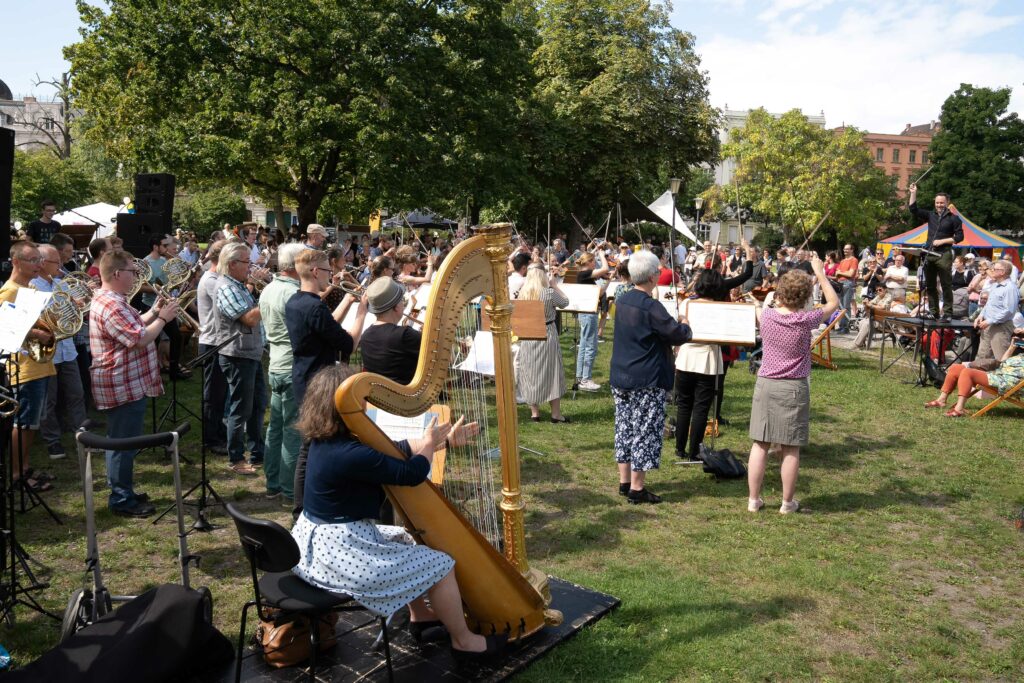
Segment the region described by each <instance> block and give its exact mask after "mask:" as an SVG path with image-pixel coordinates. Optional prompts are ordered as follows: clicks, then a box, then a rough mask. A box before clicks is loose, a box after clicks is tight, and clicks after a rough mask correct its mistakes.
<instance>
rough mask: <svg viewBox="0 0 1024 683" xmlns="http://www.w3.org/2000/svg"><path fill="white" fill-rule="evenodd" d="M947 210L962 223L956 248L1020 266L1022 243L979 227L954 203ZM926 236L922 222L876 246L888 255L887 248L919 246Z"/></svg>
mask: <svg viewBox="0 0 1024 683" xmlns="http://www.w3.org/2000/svg"><path fill="white" fill-rule="evenodd" d="M949 210H950V211H952V212H953V213H954V214H956V215H957V216H960V220H962V221H963V223H964V241H963V242H961V243H960V244H955V245H953V246H954V248H956V249H961V250H963V251H965V252H966V251H971V252H974V253H976V254H978V255H981V256H988V257H992V258H1005V259H1008V260H1010V261H1012V262H1013V263H1014V264H1015V265H1016V266H1017V267H1018V268H1020V267H1021V250H1022V248H1024V245H1021V244H1020V243H1019V242H1014V241H1013V240H1010V239H1006V238H1005V237H1000V236H999V235H997V234H995V233H994V232H989V231H988V230H986V229H985V228H983V227H981V226H980V225H978V224H977V223H975V222H974V221H972V220H971V219H970V218H968V217H967V216H965V215H963V214H962V213H960V212H959V211H958V210H957V208H956V205H954V204H950V205H949ZM927 237H928V224H927V223H924V224H922V225H919V226H917V227H916V228H914V229H913V230H908V231H906V232H904V233H901V234H899V235H895V236H893V237H887V238H886V239H884V240H882V241H881V242H879V243H878V246H879V247H880V248H881V249H883V250H884V251H885V255H886V256H888V255H889V250H890V249H892V248H893V247H894V246H896V245H905V246H908V247H915V246H916V247H920V246H924V242H925V239H926V238H927Z"/></svg>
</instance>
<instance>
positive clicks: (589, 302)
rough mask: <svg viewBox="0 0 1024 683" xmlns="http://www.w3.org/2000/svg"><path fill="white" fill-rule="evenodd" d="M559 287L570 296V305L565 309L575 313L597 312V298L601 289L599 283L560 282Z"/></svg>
mask: <svg viewBox="0 0 1024 683" xmlns="http://www.w3.org/2000/svg"><path fill="white" fill-rule="evenodd" d="M558 288H559V289H561V290H562V292H564V293H565V295H566V296H567V297H568V298H569V305H568V306H566V307H565V308H563V309H562V310H563V311H570V312H573V313H597V300H598V298H599V297H600V296H601V290H600V289H599V288H598V286H597V285H578V284H573V285H567V284H564V283H563V284H559V285H558Z"/></svg>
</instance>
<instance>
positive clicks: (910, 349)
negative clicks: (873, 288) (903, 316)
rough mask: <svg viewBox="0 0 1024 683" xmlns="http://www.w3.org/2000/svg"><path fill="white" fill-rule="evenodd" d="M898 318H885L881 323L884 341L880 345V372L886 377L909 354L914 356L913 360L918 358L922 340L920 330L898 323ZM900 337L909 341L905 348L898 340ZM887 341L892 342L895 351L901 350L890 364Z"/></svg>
mask: <svg viewBox="0 0 1024 683" xmlns="http://www.w3.org/2000/svg"><path fill="white" fill-rule="evenodd" d="M896 317H899V316H891V317H887V318H883V319H882V321H881V322H882V341H881V343H879V345H878V372H879V374H882V375H884V374H885V373H886V371H887V370H888V369H889V368H891V367H892V366H894V365H896V363H898V362H899V361H900V360H901V359H902V358H903V357H904V356H906V355H907V354H908V353H910V354H913V358H915V359H916V358H917V352H918V341H919V338H920V330H919V328H918V327H915V326H914V325H909V324H907V323H900V322H896V321H895V318H896ZM907 317H909V316H907ZM900 337H907V339H908V341H907V343H906V344H905V345H903V346H901V345H900V344H899V341H898V340H899V338H900ZM886 339H891V340H892V347H893V349H899V355H897V356H896V357H895V358H893V359H892V360H891V361H889V363H888V364H886V362H885V340H886Z"/></svg>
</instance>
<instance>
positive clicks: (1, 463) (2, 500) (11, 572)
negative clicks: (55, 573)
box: [0, 354, 61, 626]
mask: <svg viewBox="0 0 1024 683" xmlns="http://www.w3.org/2000/svg"><path fill="white" fill-rule="evenodd" d="M9 359H10V354H2V355H0V363H3V364H4V365H6V366H7V367H12V368H14V371H15V381H16V380H17V373H18V365H17V364H14V363H10V364H8V363H7V360H9ZM7 379H9V378H7V377H6V373H0V384H2V385H3V386H4V387H5V388H6V389H8V391H9V392H10V389H11V385H10V384H8V383H7V381H6V380H7ZM13 386H15V387H17V386H19V385H18V384H14V385H13ZM13 395H14V396H15V398H16V399H18V398H19V397H18V392H16V391H15V392H14V393H13ZM15 427H17V428H18V429H21V420H20V417H19V416H18V413H17V412H15V414H14V415H13V416H12V418H11V419H9V420H8V419H4V420H3V426H2V429H3V430H10V431H9V432H8V434H7V438H6V439H3V440H0V478H2V479H3V481H2V482H0V539H2V540H0V620H3V621H4V622H5V623H7V625H8V626H13V625H14V607H15V605H24V606H26V607H29V608H30V609H32V610H34V611H36V612H39V613H40V614H45V615H46V616H48V617H51V618H52V619H55V620H56V621H60V620H61V617H59V616H57V615H56V614H53V613H52V612H48V611H47V610H46V609H44V608H43V606H42V605H40V604H39V602H38V601H36V599H35V598H34V597H33V596H32V595H31V593H32V592H34V591H39V590H43V589H45V588H48V587H49V585H50V584H49V583H48V582H43V581H39V579H37V578H36V575H35V573H34V572H33V571H32V568H31V567H30V566H29V565H30V563H31V564H34V565H36V566H37V567H38V568H40V569H47V568H46V567H45V566H44V565H43V564H41V563H40V562H39V561H37V560H36V559H34V558H33V557H32V556H31V555H29V554H28V552H26V551H25V549H24V548H23V547H22V545H21V544H20V543H19V542H18V537H17V533H16V530H15V527H16V524H15V520H16V516H15V505H14V489H15V487H16V484H15V482H14V481H13V479H14V458H13V457H11V456H12V455H13V453H14V448H13V446H14V443H13V429H14V428H15ZM18 448H19V449H21V448H24V444H22V442H21V439H19V440H18ZM19 482H21V479H19ZM19 488H20V489H21V491H22V508H23V510H22V511H24V495H25V493H26V491H27V489H26V487H25V485H24V483H23V482H22V483H21V486H20V487H19ZM27 492H28V493H29V494H33V493H34V492H32V491H27ZM35 497H36V498H38V497H39V496H38V495H36V496H35ZM39 504H41V505H43V507H44V508H45V509H46V510H47V512H49V513H50V515H51V516H52V517H53V518H54V519H55V520H56V521H57V523H58V524H60V523H61V521H60V519H58V518H57V517H56V515H54V514H53V511H52V510H50V508H49V507H48V506H47V505H46V504H45V503H43V502H42V501H41V500H40V502H39ZM33 507H34V506H33ZM18 567H21V571H22V572H24V574H25V576H26V577H28V580H29V584H28V585H27V586H25V585H22V583H21V581H19V579H18Z"/></svg>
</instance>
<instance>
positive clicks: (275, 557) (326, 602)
mask: <svg viewBox="0 0 1024 683" xmlns="http://www.w3.org/2000/svg"><path fill="white" fill-rule="evenodd" d="M224 507H225V509H226V510H227V512H228V514H229V515H231V518H232V519H233V520H235V528H237V529H238V538H239V540H240V541H241V543H242V549H243V550H245V555H246V557H247V558H249V567H250V569H251V572H252V587H253V592H254V595H255V598H256V599H255V600H250V601H249V602H247V603H245V606H244V607H242V625H241V627H240V628H239V630H238V651H237V653H236V656H237V658H236V660H235V682H236V683H238V681H239V680H241V677H242V649H243V647H244V645H245V621H246V616H247V615H248V612H249V608H250V607H253V606H255V607H256V609H257V613H258V614H259V615H260V616H261V618H264V619H266V618H267V610H268V609H278V610H281V612H283V613H285V615H291V614H294V615H302V616H304V617H306V618H308V619H309V621H310V629H309V640H310V644H311V646H312V653H311V655H310V661H309V680H310V681H315V680H316V658H317V653H318V651H319V649H320V629H319V628H318V627H317V624H318V621H319V619H320V618H321V617H323V616H324V615H325V614H328V613H330V612H334V611H355V610H362V609H363V607H362V606H361V605H359V604H357V603H355V602H354V601H353V600H352V598H351V597H350V596H348V595H344V594H341V593H334V592H331V591H327V590H323V589H322V588H317V587H316V586H313V585H311V584H309V583H306V582H305V581H303V580H302V579H300V578H299V577H298V576H296V575H295V574H293V573H292V571H291V570H292V568H293V567H294V566H295V565H296V564H298V562H299V546H298V544H296V543H295V539H294V538H292V535H291V534H290V533H289V532H288V530H287V529H285V528H284V527H283V526H281V525H280V524H278V523H276V522H272V521H270V520H265V519H255V518H253V517H249V516H248V515H246V514H243V513H242V512H240V511H239V510H238V508H236V507H235V506H233V505H231V504H230V503H227V504H225V506H224ZM257 569H259V570H261V571H263V572H264V574H263V577H262V578H259V577H258V576H257V573H256V570H257ZM375 623H379V624H380V627H381V638H382V640H383V647H384V658H385V662H386V664H387V671H388V680H389V681H392V680H394V672H393V670H392V668H391V645H390V643H389V642H388V629H387V622H386V621H385V619H384V618H383V617H380V618H376V617H375V618H373V619H371V620H370V621H368V622H366V623H365V624H361V625H359V626H356V627H355V628H353V629H350V630H349V631H347V632H346V633H351V632H352V631H355V630H358V629H360V628H364V627H366V626H369V625H371V624H375ZM342 635H345V634H342Z"/></svg>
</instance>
